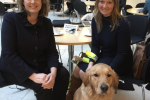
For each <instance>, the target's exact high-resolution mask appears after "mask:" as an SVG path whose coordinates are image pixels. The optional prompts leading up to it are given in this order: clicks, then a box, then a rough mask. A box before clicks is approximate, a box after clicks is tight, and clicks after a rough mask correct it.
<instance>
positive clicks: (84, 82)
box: [83, 72, 89, 87]
mask: <svg viewBox="0 0 150 100" xmlns="http://www.w3.org/2000/svg"><path fill="white" fill-rule="evenodd" d="M83 84H84V86H85V87H86V86H87V85H88V84H89V75H88V73H87V72H86V73H85V74H84V76H83Z"/></svg>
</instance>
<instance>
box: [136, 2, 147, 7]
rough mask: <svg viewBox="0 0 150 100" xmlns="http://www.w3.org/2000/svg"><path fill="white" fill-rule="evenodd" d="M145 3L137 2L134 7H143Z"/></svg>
mask: <svg viewBox="0 0 150 100" xmlns="http://www.w3.org/2000/svg"><path fill="white" fill-rule="evenodd" d="M144 5H145V3H138V4H137V5H136V6H135V8H143V7H144Z"/></svg>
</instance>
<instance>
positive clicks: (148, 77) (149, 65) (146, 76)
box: [142, 56, 150, 83]
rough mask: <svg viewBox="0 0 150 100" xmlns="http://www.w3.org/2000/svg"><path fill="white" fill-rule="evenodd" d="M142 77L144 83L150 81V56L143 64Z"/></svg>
mask: <svg viewBox="0 0 150 100" xmlns="http://www.w3.org/2000/svg"><path fill="white" fill-rule="evenodd" d="M142 77H143V82H144V83H150V56H149V57H148V59H147V60H146V62H145V64H144V67H143V74H142Z"/></svg>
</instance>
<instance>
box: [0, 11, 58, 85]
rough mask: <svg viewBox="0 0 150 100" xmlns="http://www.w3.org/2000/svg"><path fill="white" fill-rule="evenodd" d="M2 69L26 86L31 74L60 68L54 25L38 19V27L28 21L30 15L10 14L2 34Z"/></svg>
mask: <svg viewBox="0 0 150 100" xmlns="http://www.w3.org/2000/svg"><path fill="white" fill-rule="evenodd" d="M1 34H2V36H1V38H2V53H1V59H2V60H3V66H1V67H0V69H1V70H2V71H4V72H7V73H11V74H13V75H14V76H15V77H16V78H17V80H18V81H19V82H20V83H23V82H24V81H25V80H26V79H28V77H29V76H30V75H32V73H34V72H35V73H37V72H39V71H42V72H46V71H47V70H50V68H51V67H56V68H58V66H59V62H58V52H57V50H56V45H55V39H54V34H53V28H52V23H51V21H50V19H48V18H46V17H38V21H37V23H36V24H35V25H32V24H30V23H29V22H28V20H27V14H26V13H24V12H22V13H14V12H11V13H7V14H6V15H5V16H4V20H3V24H2V30H1Z"/></svg>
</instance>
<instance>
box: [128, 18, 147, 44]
mask: <svg viewBox="0 0 150 100" xmlns="http://www.w3.org/2000/svg"><path fill="white" fill-rule="evenodd" d="M126 18H127V20H128V21H129V22H130V28H131V40H132V43H131V45H132V44H136V43H139V42H141V41H144V39H145V36H146V32H147V23H148V19H147V18H146V17H143V16H140V15H129V16H127V17H126Z"/></svg>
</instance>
